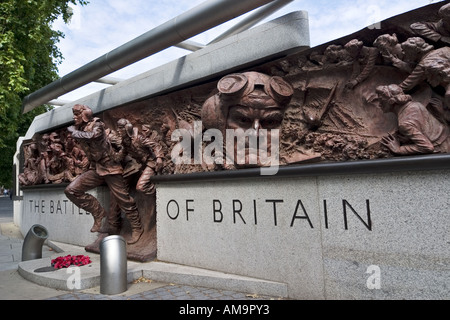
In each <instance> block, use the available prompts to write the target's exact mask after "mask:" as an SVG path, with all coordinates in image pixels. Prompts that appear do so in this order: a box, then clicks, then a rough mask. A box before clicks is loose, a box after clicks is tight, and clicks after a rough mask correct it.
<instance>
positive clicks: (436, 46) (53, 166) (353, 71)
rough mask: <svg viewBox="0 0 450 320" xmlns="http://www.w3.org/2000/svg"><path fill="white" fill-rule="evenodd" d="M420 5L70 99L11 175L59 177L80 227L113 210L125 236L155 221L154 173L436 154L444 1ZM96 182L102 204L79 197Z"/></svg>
mask: <svg viewBox="0 0 450 320" xmlns="http://www.w3.org/2000/svg"><path fill="white" fill-rule="evenodd" d="M433 8H435V6H433ZM417 12H419V13H420V9H419V10H418V11H417ZM427 12H428V14H427V15H426V16H427V17H428V19H426V21H425V22H421V21H417V17H418V16H421V17H422V15H420V14H415V15H411V17H412V18H410V14H408V13H406V14H404V15H401V16H399V17H398V18H396V19H393V20H392V22H391V21H390V20H389V19H388V20H387V22H386V28H383V24H382V29H370V30H368V29H367V30H363V31H361V32H358V33H356V34H355V35H350V36H348V37H344V38H342V39H340V40H339V41H335V42H333V43H329V44H324V45H321V46H318V47H316V48H311V49H310V50H306V51H304V52H299V53H296V54H293V55H290V56H288V57H285V58H283V59H279V60H276V61H272V62H267V63H264V64H262V65H259V66H256V67H254V68H252V69H251V70H242V71H241V72H234V73H231V74H228V75H225V76H222V77H221V78H218V79H216V80H215V81H211V82H208V83H204V84H202V85H198V86H195V87H191V88H187V89H183V90H179V91H176V92H172V93H169V94H166V95H162V96H158V97H153V98H149V99H147V100H145V101H140V102H135V103H130V104H128V105H126V106H122V107H117V108H113V109H110V110H107V111H104V112H103V113H102V114H99V115H96V116H98V118H95V117H94V116H93V115H92V114H91V111H89V110H90V109H89V107H87V106H75V107H74V110H73V111H74V121H75V125H74V126H70V127H68V128H67V129H65V128H62V129H60V130H57V131H56V134H54V133H43V134H41V135H38V136H36V137H35V139H33V141H29V142H27V143H26V144H24V146H23V148H24V150H23V151H24V155H25V157H24V167H23V173H21V175H20V176H19V179H20V183H21V185H22V186H30V185H37V184H46V183H48V184H50V183H68V184H69V185H68V186H67V187H66V195H67V197H68V198H69V199H70V200H71V201H73V202H74V203H75V204H77V205H79V206H80V207H82V208H83V209H85V210H86V211H88V212H90V213H92V215H93V217H94V226H93V228H92V230H91V231H92V232H100V233H104V234H109V233H118V232H120V230H121V224H122V221H121V219H120V218H121V215H122V214H124V216H125V217H126V218H127V220H128V221H129V224H130V226H131V233H130V235H129V243H130V244H135V243H140V242H142V241H147V240H148V238H146V237H145V236H142V234H143V231H142V230H143V229H145V230H151V229H153V227H154V224H155V223H156V220H155V218H154V217H155V185H154V182H153V181H152V178H153V177H154V176H155V175H170V174H186V173H193V172H207V171H217V170H242V169H245V168H248V167H259V166H267V165H273V164H274V161H275V160H276V162H277V165H278V164H279V165H280V166H284V165H301V164H302V163H305V162H324V161H327V162H336V161H354V160H365V159H382V158H390V157H397V156H410V155H420V154H433V153H448V152H449V148H450V145H449V143H450V140H449V135H450V131H449V130H450V129H449V121H450V113H449V107H450V41H449V38H450V27H449V26H450V4H445V5H443V6H441V7H440V9H439V11H438V12H434V13H430V12H431V11H427ZM412 19H415V20H412ZM100 118H101V120H100ZM230 130H231V131H230ZM227 131H228V133H229V132H237V131H242V132H243V133H244V136H243V138H242V139H244V140H243V144H242V146H243V147H242V148H239V147H238V144H237V143H232V144H227V139H226V138H227ZM239 137H240V136H238V135H235V136H233V137H232V138H233V141H235V140H236V139H237V140H239ZM220 139H222V140H220ZM252 139H255V140H252ZM251 141H256V143H255V144H253V145H252V144H251ZM180 146H181V148H180ZM182 153H184V154H183V156H184V155H187V158H186V159H184V160H185V162H183V163H176V161H174V157H178V156H181V155H182ZM199 154H200V155H203V157H200V158H197V156H198V155H199ZM261 155H265V156H266V158H267V157H268V158H270V161H269V162H264V161H262V157H261ZM274 155H276V157H274ZM271 156H272V157H271ZM230 158H232V159H231V160H230ZM239 159H241V160H242V159H243V160H242V161H238V160H239ZM101 183H106V184H107V185H108V188H109V190H110V191H111V204H110V208H109V212H108V211H107V210H105V209H104V208H102V207H101V206H100V204H99V203H98V201H97V200H96V199H95V198H94V199H93V198H92V197H90V196H89V195H88V194H86V191H87V190H89V189H90V188H92V187H95V186H98V185H99V184H101ZM145 201H148V202H145ZM144 203H145V204H144ZM147 216H150V217H151V218H146V217H147ZM104 217H107V219H105V220H107V221H106V222H107V223H104V224H103V226H102V219H103V218H104ZM145 219H147V220H146V222H145V223H143V222H142V221H143V220H145ZM148 221H150V222H148ZM148 223H150V227H147V225H148ZM143 225H144V226H143ZM143 239H144V240H143ZM152 239H153V238H152Z"/></svg>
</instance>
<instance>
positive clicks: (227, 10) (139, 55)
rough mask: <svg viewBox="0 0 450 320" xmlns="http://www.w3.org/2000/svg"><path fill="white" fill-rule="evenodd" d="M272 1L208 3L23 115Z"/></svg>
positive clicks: (86, 71)
mask: <svg viewBox="0 0 450 320" xmlns="http://www.w3.org/2000/svg"><path fill="white" fill-rule="evenodd" d="M272 1H273V0H240V1H235V0H209V1H205V2H204V3H202V4H200V5H198V6H196V7H195V8H193V9H191V10H189V11H186V12H185V13H183V14H181V15H179V16H177V17H176V18H174V19H172V20H169V21H167V22H166V23H164V24H162V25H160V26H158V27H156V28H154V29H152V30H150V31H148V32H146V33H144V34H142V35H141V36H139V37H137V38H135V39H133V40H131V41H129V42H127V43H125V44H124V45H122V46H120V47H118V48H116V49H114V50H112V51H110V52H109V53H106V54H105V55H103V56H101V57H99V58H97V59H95V60H93V61H91V62H89V63H88V64H86V65H84V66H82V67H81V68H79V69H77V70H75V71H73V72H71V73H69V74H67V75H65V76H64V77H62V78H60V79H58V80H56V81H54V82H52V83H50V84H49V85H47V86H45V87H43V88H41V89H39V90H37V91H35V92H33V93H31V94H30V95H28V96H26V97H25V98H24V100H23V104H22V112H23V113H26V112H28V111H31V110H33V109H34V108H35V107H38V106H40V105H42V104H44V103H46V102H48V101H50V100H52V99H55V98H58V97H59V96H60V95H63V94H65V93H67V92H70V91H72V90H75V89H77V88H79V87H81V86H83V85H85V84H88V83H90V82H92V81H95V80H97V79H99V78H101V77H103V76H106V75H108V74H110V73H112V72H114V71H117V70H119V69H122V68H124V67H126V66H128V65H130V64H132V63H135V62H137V61H139V60H141V59H144V58H146V57H148V56H150V55H152V54H154V53H157V52H159V51H161V50H164V49H166V48H169V47H171V46H174V45H176V44H178V43H180V42H183V41H184V40H187V39H189V38H191V37H193V36H195V35H197V34H199V33H202V32H204V31H206V30H208V29H211V28H213V27H215V26H217V25H219V24H222V23H224V22H226V21H228V20H231V19H234V18H236V17H238V16H240V15H242V14H244V13H246V12H249V11H251V10H253V9H256V8H258V7H260V6H262V5H265V4H267V3H269V2H272Z"/></svg>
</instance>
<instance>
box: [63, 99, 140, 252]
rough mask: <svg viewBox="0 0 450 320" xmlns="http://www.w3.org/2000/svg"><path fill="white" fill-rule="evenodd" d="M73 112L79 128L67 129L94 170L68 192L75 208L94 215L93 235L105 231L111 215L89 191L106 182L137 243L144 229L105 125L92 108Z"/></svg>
mask: <svg viewBox="0 0 450 320" xmlns="http://www.w3.org/2000/svg"><path fill="white" fill-rule="evenodd" d="M72 111H73V119H74V122H75V125H73V126H70V127H68V128H67V130H68V131H69V132H70V133H71V135H72V138H74V139H76V140H78V141H79V143H80V145H81V147H82V149H83V150H84V152H85V153H86V155H87V156H88V158H89V161H90V168H89V170H87V171H86V172H84V173H82V174H81V175H79V176H78V177H77V178H76V179H75V180H74V181H72V182H71V183H70V184H69V185H68V186H67V187H66V189H65V190H64V192H65V194H66V196H67V198H69V200H71V201H72V202H73V203H74V204H75V205H77V206H78V207H80V208H82V209H84V210H86V211H87V212H90V213H91V214H92V216H93V217H94V225H93V227H92V229H91V232H98V231H100V229H101V223H102V219H103V217H105V216H107V213H106V211H105V209H104V208H103V207H102V206H101V204H100V202H99V201H98V200H97V199H96V198H95V197H93V196H92V195H90V194H88V193H86V192H87V191H88V190H91V189H93V188H95V187H98V186H100V185H102V184H104V183H106V185H107V186H108V188H109V190H110V192H111V196H113V197H114V200H115V201H116V202H117V205H118V206H119V207H120V209H121V211H122V212H124V213H125V214H126V217H127V219H128V220H129V222H130V224H131V229H132V233H131V237H130V238H129V239H127V243H128V244H133V243H136V242H137V241H138V240H139V238H140V237H141V235H142V233H143V231H144V230H143V227H142V225H141V220H140V216H139V213H138V210H137V207H136V203H135V201H134V199H133V198H132V197H131V196H130V195H129V193H128V188H127V186H126V183H125V181H124V178H123V176H122V173H123V168H122V166H121V164H120V163H119V162H118V161H116V160H114V156H113V150H112V146H111V143H110V141H109V139H108V136H107V133H106V131H105V124H104V123H103V122H102V121H101V120H100V119H99V118H94V117H93V113H92V110H91V109H90V108H89V107H88V106H85V105H80V104H77V105H75V106H74V107H73V109H72Z"/></svg>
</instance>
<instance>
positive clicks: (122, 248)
mask: <svg viewBox="0 0 450 320" xmlns="http://www.w3.org/2000/svg"><path fill="white" fill-rule="evenodd" d="M126 290H127V247H126V242H125V239H124V238H123V237H122V236H118V235H113V236H108V237H106V238H104V239H103V240H102V241H101V243H100V293H102V294H108V295H112V294H118V293H121V292H124V291H126Z"/></svg>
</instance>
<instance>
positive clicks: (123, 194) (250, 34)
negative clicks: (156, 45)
mask: <svg viewBox="0 0 450 320" xmlns="http://www.w3.org/2000/svg"><path fill="white" fill-rule="evenodd" d="M305 26H306V28H307V17H306V14H305V13H293V14H291V15H288V16H286V17H282V18H280V19H277V20H275V22H269V23H267V24H265V25H263V26H260V27H257V28H255V30H249V31H247V32H244V33H242V34H240V35H238V36H234V37H231V38H230V39H227V40H224V41H228V42H227V45H222V46H221V45H220V44H219V45H218V46H217V47H214V48H210V49H203V50H209V51H208V52H207V53H208V54H206V55H202V54H201V53H193V54H192V55H189V56H187V58H186V59H181V60H183V61H181V60H180V61H178V62H177V63H176V64H174V65H172V66H170V65H168V66H165V67H164V68H162V69H160V70H157V71H156V72H153V73H152V72H150V73H148V74H146V75H144V76H138V77H136V78H135V79H133V80H132V81H129V82H127V83H122V84H119V85H117V86H113V87H112V88H110V91H104V92H102V93H100V94H95V95H93V96H90V97H86V98H85V99H82V100H80V101H78V102H76V103H73V104H71V105H66V106H64V107H61V108H62V109H61V110H62V111H59V110H55V111H54V113H53V114H51V115H44V116H43V117H42V118H41V119H36V120H35V123H34V124H33V125H32V127H30V131H29V133H28V134H27V137H25V138H24V140H23V142H22V143H21V144H20V150H19V152H20V153H21V154H22V157H21V160H22V161H21V162H20V164H19V166H18V167H19V168H20V174H18V181H19V183H20V187H21V192H22V195H23V200H22V201H21V208H20V210H17V211H18V212H17V215H18V216H20V219H19V220H20V221H21V228H22V231H23V232H24V231H26V230H28V228H29V227H30V226H31V225H32V224H34V223H42V224H44V225H46V227H47V228H49V229H50V237H52V236H53V237H55V238H54V239H55V240H56V241H67V242H69V243H74V244H77V245H83V246H86V250H88V251H93V252H98V243H99V241H100V240H101V239H102V238H103V237H105V236H107V235H109V234H121V235H123V236H124V237H125V238H126V239H127V242H128V249H129V258H130V259H134V260H138V261H143V262H145V261H152V260H153V259H155V258H157V259H158V260H160V261H165V262H170V263H176V264H182V265H188V266H194V267H199V268H205V269H211V270H217V271H222V272H226V273H230V274H237V275H243V276H249V277H255V278H260V279H264V280H270V281H274V282H279V283H282V284H285V285H286V287H287V293H286V296H287V297H289V298H294V299H355V298H356V299H403V298H404V299H423V298H431V299H448V298H449V297H450V292H449V288H448V285H449V283H450V272H449V271H450V270H449V268H450V249H449V243H450V238H449V232H448V231H449V229H450V223H449V219H448V205H449V203H448V196H447V189H448V186H449V182H448V181H449V179H448V176H449V174H450V157H449V154H448V152H449V151H450V149H449V148H450V128H449V122H450V111H449V107H450V87H449V85H450V77H449V74H450V73H449V71H450V4H446V2H440V3H437V4H432V5H429V6H426V7H423V8H420V9H417V10H414V11H411V12H407V13H404V14H402V15H399V16H396V17H392V18H390V19H387V20H385V21H381V22H380V23H379V24H376V25H374V26H370V27H368V28H365V29H363V30H361V31H359V32H356V33H354V34H351V35H348V36H346V37H343V38H341V39H336V40H334V41H332V42H330V43H326V44H323V45H320V46H318V47H314V48H308V47H307V45H308V43H309V38H308V35H307V32H306V30H305ZM258 28H259V29H258ZM293 33H296V34H298V35H299V37H298V38H296V39H295V40H294V41H292V38H291V37H292V34H293ZM239 37H241V38H239ZM294 37H295V35H294ZM242 39H248V41H247V43H244V42H246V41H242ZM274 41H284V43H285V47H282V46H281V45H279V44H278V43H276V42H274ZM293 43H294V44H293ZM241 45H243V46H245V45H250V46H251V49H250V50H251V52H249V51H246V50H247V49H248V48H245V47H239V46H241ZM233 46H234V47H233ZM260 48H261V49H260ZM277 48H278V50H277ZM227 50H228V51H227ZM259 51H261V52H263V51H264V54H263V55H261V54H260V53H259ZM226 53H227V55H226ZM196 54H197V56H195V55H196ZM241 55H242V56H241ZM225 56H227V59H229V60H228V61H227V63H226V64H225V63H224V61H223V60H221V59H219V58H217V57H225ZM249 56H250V58H249ZM230 57H231V58H230ZM206 61H207V63H206ZM216 63H217V64H218V65H221V67H220V68H219V69H214V68H215V67H214V65H215V64H216ZM205 64H206V65H208V66H209V67H208V68H209V69H208V68H207V67H206V66H205ZM180 65H181V66H182V67H181V71H180ZM211 68H212V69H214V71H212V70H211ZM199 69H201V70H200V71H199ZM174 70H176V71H174ZM172 71H174V72H176V74H177V75H178V76H179V77H178V81H179V82H178V83H176V84H173V83H171V82H170V81H166V79H168V78H170V77H169V76H168V72H172ZM189 71H190V72H189ZM192 73H194V74H196V75H195V76H194V78H195V79H192V78H189V77H190V76H192ZM183 77H185V78H183ZM158 79H164V81H162V82H164V83H167V84H169V83H171V84H170V85H168V86H167V87H166V88H164V89H159V91H158V90H157V89H155V93H152V94H150V92H148V91H147V92H145V90H144V89H145V88H149V87H148V86H150V87H152V86H153V87H155V86H156V87H158V86H160V83H158V82H157V81H158ZM180 79H181V80H180ZM183 79H184V80H183ZM172 81H173V79H172ZM149 83H150V84H149ZM114 87H116V88H114ZM169 87H170V90H169V89H168V88H169ZM149 90H150V89H149ZM121 92H122V93H121ZM125 92H128V93H127V94H128V95H129V96H128V98H127V97H125V96H126V94H125ZM138 96H139V97H138ZM108 102H109V103H108ZM111 102H112V103H111ZM114 102H115V103H114ZM58 109H59V108H58ZM72 117H73V120H72ZM50 118H51V119H54V120H55V121H54V122H51V121H50V122H47V123H45V121H44V120H45V119H47V120H49V119H50ZM43 119H44V120H43Z"/></svg>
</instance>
